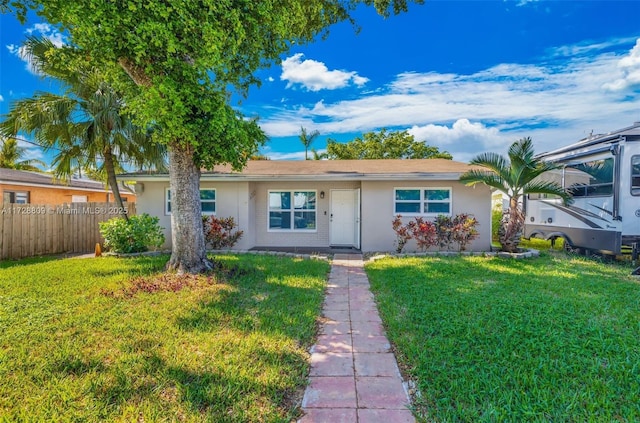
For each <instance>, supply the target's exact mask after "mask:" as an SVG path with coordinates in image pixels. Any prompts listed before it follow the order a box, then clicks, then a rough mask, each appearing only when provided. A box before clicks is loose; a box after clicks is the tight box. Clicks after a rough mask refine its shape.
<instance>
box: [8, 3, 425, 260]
mask: <svg viewBox="0 0 640 423" xmlns="http://www.w3.org/2000/svg"><path fill="white" fill-rule="evenodd" d="M410 1H411V0H260V1H254V0H237V1H231V0H201V1H197V2H195V1H186V2H175V1H174V2H156V1H148V0H129V1H127V2H121V1H104V0H13V1H9V0H0V11H6V10H10V11H13V12H14V13H15V14H16V15H17V16H18V18H20V19H22V20H24V18H25V16H26V10H27V9H33V10H36V12H37V13H38V14H39V15H40V16H42V17H44V18H45V19H46V20H47V21H49V23H51V24H54V25H58V26H60V27H61V28H63V29H66V30H67V31H68V33H69V34H70V40H71V43H72V44H73V46H74V47H75V48H76V49H77V50H78V51H80V52H81V53H82V54H81V56H80V58H78V57H71V58H69V60H78V61H81V60H86V61H91V62H93V63H94V64H95V65H96V66H98V65H102V66H104V68H105V69H106V70H107V71H108V74H109V76H110V80H109V81H108V82H110V83H111V84H112V86H114V87H115V88H116V89H117V90H118V91H119V92H121V93H123V96H124V102H125V104H126V105H127V108H128V110H130V111H131V112H133V116H134V119H135V121H136V123H137V124H138V125H139V126H141V127H147V126H148V125H151V124H153V126H154V128H157V130H156V131H154V137H155V138H156V140H158V141H161V142H164V143H166V144H167V145H168V147H169V178H170V187H171V188H170V189H171V195H172V215H171V232H172V254H171V259H170V260H169V263H168V268H169V269H177V270H178V271H186V272H200V271H203V270H206V269H209V268H211V263H210V262H209V259H208V258H207V257H206V249H205V244H204V237H203V234H202V232H203V231H202V221H201V216H200V214H201V212H202V210H201V206H200V198H199V179H200V169H201V168H202V167H205V168H212V167H213V166H215V165H217V164H222V163H228V164H231V165H232V166H233V167H234V168H236V169H239V168H242V167H243V166H244V165H245V164H246V161H247V160H248V159H249V158H250V157H251V156H252V155H254V154H255V152H256V150H257V148H258V147H259V146H260V145H261V144H263V143H264V142H265V140H266V137H265V135H264V133H263V132H262V130H261V129H260V127H259V126H258V124H257V122H256V121H255V120H247V119H245V118H244V117H243V116H242V115H241V114H240V113H239V112H238V111H236V110H235V109H233V108H232V107H231V106H230V105H229V96H230V94H229V90H230V89H231V88H233V89H235V90H237V91H239V92H240V93H242V94H246V93H247V89H248V87H249V86H251V85H252V84H258V83H259V82H260V81H259V80H258V79H257V78H256V76H255V72H256V71H257V70H258V69H260V68H265V67H267V66H269V65H271V64H272V63H273V62H275V61H278V60H279V59H280V58H281V55H282V54H285V53H287V52H288V51H289V50H290V48H291V47H292V46H294V45H298V44H305V43H309V42H312V41H314V40H315V39H316V38H317V37H325V36H327V35H328V28H329V27H330V26H331V25H332V24H335V23H337V22H341V21H345V20H349V21H351V22H354V20H353V18H352V13H353V12H354V11H355V9H356V7H357V6H358V5H360V4H365V5H373V6H374V7H375V8H376V9H377V11H378V12H379V13H380V14H382V15H383V16H388V15H390V14H391V13H400V12H403V11H406V10H407V8H408V3H409V2H410ZM414 1H415V3H422V2H423V0H414Z"/></svg>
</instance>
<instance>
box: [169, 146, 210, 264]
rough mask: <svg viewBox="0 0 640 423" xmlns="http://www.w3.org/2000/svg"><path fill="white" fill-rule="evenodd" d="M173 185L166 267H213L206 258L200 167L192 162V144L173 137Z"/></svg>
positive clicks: (170, 178)
mask: <svg viewBox="0 0 640 423" xmlns="http://www.w3.org/2000/svg"><path fill="white" fill-rule="evenodd" d="M169 180H170V186H171V240H172V244H171V258H170V259H169V262H168V263H167V270H177V271H178V272H179V273H201V272H203V271H206V270H211V269H212V268H213V265H212V263H211V261H209V259H207V254H206V246H205V242H204V230H203V227H202V206H201V204H200V169H199V168H198V167H197V166H196V165H195V164H194V162H193V147H191V146H188V145H187V146H185V145H182V144H181V143H180V142H179V141H173V142H172V143H171V144H170V145H169Z"/></svg>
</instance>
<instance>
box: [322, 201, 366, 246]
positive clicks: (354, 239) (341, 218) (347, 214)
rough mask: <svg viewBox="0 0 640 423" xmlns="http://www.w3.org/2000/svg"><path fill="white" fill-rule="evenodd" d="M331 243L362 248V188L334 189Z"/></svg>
mask: <svg viewBox="0 0 640 423" xmlns="http://www.w3.org/2000/svg"><path fill="white" fill-rule="evenodd" d="M330 212H331V216H330V219H329V222H330V223H329V244H331V246H341V247H355V248H360V190H359V189H332V190H331V211H330Z"/></svg>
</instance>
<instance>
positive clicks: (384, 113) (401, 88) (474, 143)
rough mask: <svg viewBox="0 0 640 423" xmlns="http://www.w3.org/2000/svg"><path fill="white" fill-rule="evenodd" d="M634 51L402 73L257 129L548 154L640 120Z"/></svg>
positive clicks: (464, 156) (637, 52)
mask: <svg viewBox="0 0 640 423" xmlns="http://www.w3.org/2000/svg"><path fill="white" fill-rule="evenodd" d="M603 44H609V43H607V42H605V43H603ZM610 44H615V43H614V42H611V43H610ZM639 45H640V44H638V43H636V46H635V47H633V49H632V50H631V51H629V50H627V51H626V52H624V54H620V53H617V54H616V53H615V52H611V51H603V52H600V53H599V54H594V52H595V51H596V50H594V49H585V51H588V52H589V53H588V54H585V55H578V56H575V57H571V58H565V59H564V60H563V62H562V63H560V61H559V60H557V59H556V60H553V61H552V62H551V63H542V64H538V65H534V64H517V63H505V64H499V65H496V66H493V67H491V68H488V69H485V70H482V71H480V72H476V73H473V74H469V75H464V74H450V73H448V74H439V73H435V72H427V73H418V72H405V73H402V74H399V75H397V77H396V78H395V79H394V80H393V81H391V82H390V83H389V84H388V85H387V86H384V87H374V90H372V91H370V92H368V93H360V96H359V97H358V98H355V99H349V100H342V101H337V102H330V101H327V100H324V101H319V102H316V103H315V104H308V105H299V106H296V107H293V108H292V107H291V106H290V103H288V104H289V106H287V105H283V108H282V109H280V111H278V112H276V113H275V114H272V115H271V116H264V117H263V118H262V119H261V126H262V128H263V129H264V130H265V131H266V132H267V134H269V135H270V136H272V137H282V136H293V135H296V134H297V133H298V132H299V128H300V126H304V127H313V128H316V129H318V130H319V131H320V133H322V134H351V133H361V132H367V131H375V130H379V129H380V128H383V127H386V128H389V129H410V130H411V131H412V133H414V135H416V137H417V138H418V139H420V138H423V137H424V138H426V140H427V143H428V144H430V145H434V146H437V147H439V148H441V149H443V150H448V151H450V152H451V153H452V154H453V156H454V158H455V159H456V160H468V159H469V158H471V157H473V156H475V155H476V154H478V153H481V152H484V151H496V152H500V153H504V152H506V149H507V147H508V145H510V144H511V143H512V142H513V141H515V140H517V139H519V138H521V137H523V136H531V137H532V138H533V140H534V143H535V146H536V151H540V152H542V151H548V150H551V149H553V148H556V147H558V146H559V145H566V144H569V143H571V142H574V141H577V140H579V139H581V138H582V137H584V136H586V135H588V134H589V133H590V132H591V131H592V130H593V131H594V132H595V133H605V132H609V131H611V130H614V129H618V128H623V127H626V126H628V125H630V124H631V123H632V122H634V121H637V120H640V119H639V118H640V116H639V115H638V112H639V111H638V108H637V107H635V108H634V107H633V106H632V105H634V104H635V105H637V104H638V103H637V102H638V101H640V90H638V89H637V88H636V87H637V85H633V84H634V83H635V84H637V82H634V81H636V79H635V78H636V77H637V75H638V71H639V70H640V65H639V63H638V61H639V59H640V47H638V46H639ZM612 81H615V82H612ZM616 83H617V84H619V85H620V87H621V88H622V87H624V88H626V89H627V90H626V91H625V98H624V100H623V99H621V97H620V95H619V94H618V93H615V92H612V91H611V90H612V89H613V88H616V87H618V85H607V84H616Z"/></svg>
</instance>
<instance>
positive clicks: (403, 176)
mask: <svg viewBox="0 0 640 423" xmlns="http://www.w3.org/2000/svg"><path fill="white" fill-rule="evenodd" d="M461 175H462V172H434V173H422V172H421V173H395V174H393V173H392V174H389V173H382V174H362V173H340V174H336V175H326V174H321V175H243V174H207V173H203V174H202V175H201V176H200V180H201V181H220V182H240V181H243V182H266V181H276V180H277V181H283V180H285V181H322V182H329V181H406V180H425V179H427V180H438V181H450V180H457V179H460V176H461ZM117 178H118V180H120V181H139V182H163V181H169V175H168V174H156V175H139V174H123V175H118V177H117Z"/></svg>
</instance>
